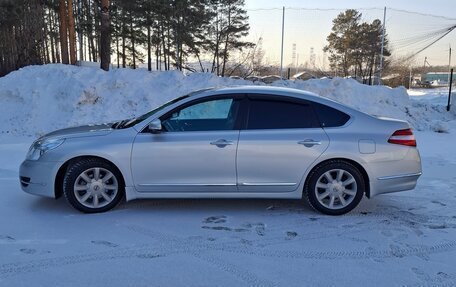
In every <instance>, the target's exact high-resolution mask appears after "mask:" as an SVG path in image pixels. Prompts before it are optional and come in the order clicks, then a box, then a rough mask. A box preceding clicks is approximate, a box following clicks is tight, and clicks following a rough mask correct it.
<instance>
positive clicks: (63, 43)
mask: <svg viewBox="0 0 456 287" xmlns="http://www.w3.org/2000/svg"><path fill="white" fill-rule="evenodd" d="M59 19H60V52H61V54H62V63H63V64H69V63H70V62H69V59H68V28H67V9H66V3H65V0H60V3H59Z"/></svg>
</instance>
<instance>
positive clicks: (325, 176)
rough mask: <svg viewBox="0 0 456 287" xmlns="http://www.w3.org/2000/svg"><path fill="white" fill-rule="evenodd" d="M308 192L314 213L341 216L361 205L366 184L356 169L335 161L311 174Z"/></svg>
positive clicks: (320, 166) (344, 162) (324, 164)
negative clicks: (315, 211) (316, 211)
mask: <svg viewBox="0 0 456 287" xmlns="http://www.w3.org/2000/svg"><path fill="white" fill-rule="evenodd" d="M305 191H306V197H307V200H308V202H309V204H310V205H311V206H312V207H313V208H314V209H316V210H318V211H320V212H322V213H324V214H328V215H342V214H345V213H347V212H350V211H351V210H352V209H353V208H355V207H356V206H357V205H358V204H359V202H360V201H361V199H362V197H363V195H364V192H365V182H364V178H363V175H362V174H361V172H360V171H359V170H358V169H357V168H356V167H355V166H354V165H352V164H350V163H348V162H346V161H341V160H333V161H328V162H326V163H323V164H321V165H319V166H318V167H317V168H315V169H314V170H313V171H312V172H311V174H310V175H309V180H308V181H307V184H306V187H305Z"/></svg>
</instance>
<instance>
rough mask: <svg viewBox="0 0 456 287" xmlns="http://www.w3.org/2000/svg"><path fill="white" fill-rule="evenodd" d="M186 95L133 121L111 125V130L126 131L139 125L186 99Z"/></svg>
mask: <svg viewBox="0 0 456 287" xmlns="http://www.w3.org/2000/svg"><path fill="white" fill-rule="evenodd" d="M187 97H188V95H185V96H182V97H179V98H176V99H174V100H171V101H169V102H167V103H165V104H163V105H161V106H159V107H158V108H155V109H153V110H152V111H150V112H148V113H145V114H144V115H142V116H139V117H137V118H134V119H128V120H123V121H120V122H117V123H114V124H113V125H112V128H114V129H126V128H129V127H132V126H134V125H136V124H139V123H140V122H142V121H144V120H145V119H147V118H149V117H150V116H152V115H153V114H155V113H157V112H159V111H161V110H163V109H164V108H166V107H168V106H170V105H172V104H174V103H177V102H179V101H180V100H183V99H185V98H187Z"/></svg>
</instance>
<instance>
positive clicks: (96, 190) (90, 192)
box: [63, 158, 125, 213]
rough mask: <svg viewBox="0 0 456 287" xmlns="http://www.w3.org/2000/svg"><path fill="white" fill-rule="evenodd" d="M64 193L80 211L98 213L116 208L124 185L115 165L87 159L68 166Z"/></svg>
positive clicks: (122, 194)
mask: <svg viewBox="0 0 456 287" xmlns="http://www.w3.org/2000/svg"><path fill="white" fill-rule="evenodd" d="M63 192H64V194H65V197H66V199H67V201H68V202H69V203H70V204H71V205H72V206H73V207H74V208H76V209H77V210H79V211H82V212H85V213H96V212H104V211H108V210H110V209H112V208H113V207H115V206H116V205H117V204H118V203H119V202H120V200H121V199H122V197H123V196H124V193H125V188H124V187H123V185H122V182H121V176H120V173H119V172H118V171H117V169H116V168H114V167H113V166H112V165H111V164H109V163H107V162H105V161H103V160H101V159H97V158H88V159H82V160H80V161H78V162H75V163H74V164H72V165H70V166H69V167H68V169H67V171H66V173H65V177H64V180H63Z"/></svg>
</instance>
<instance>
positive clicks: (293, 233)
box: [285, 231, 298, 240]
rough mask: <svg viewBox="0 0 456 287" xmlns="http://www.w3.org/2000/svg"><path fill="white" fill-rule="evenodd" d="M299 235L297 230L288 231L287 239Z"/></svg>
mask: <svg viewBox="0 0 456 287" xmlns="http://www.w3.org/2000/svg"><path fill="white" fill-rule="evenodd" d="M296 236H298V233H297V232H295V231H287V237H286V238H285V239H286V240H291V239H293V238H295V237H296Z"/></svg>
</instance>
